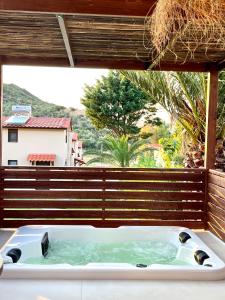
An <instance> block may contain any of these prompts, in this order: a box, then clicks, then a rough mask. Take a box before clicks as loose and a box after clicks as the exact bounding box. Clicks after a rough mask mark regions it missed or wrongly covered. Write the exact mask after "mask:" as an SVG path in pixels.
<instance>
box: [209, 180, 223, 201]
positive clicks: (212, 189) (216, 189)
mask: <svg viewBox="0 0 225 300" xmlns="http://www.w3.org/2000/svg"><path fill="white" fill-rule="evenodd" d="M208 190H209V193H210V194H214V195H216V196H218V197H220V198H225V188H222V187H220V186H218V185H215V184H212V183H209V184H208Z"/></svg>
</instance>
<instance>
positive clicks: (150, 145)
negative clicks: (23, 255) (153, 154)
mask: <svg viewBox="0 0 225 300" xmlns="http://www.w3.org/2000/svg"><path fill="white" fill-rule="evenodd" d="M149 148H150V149H152V150H154V149H155V150H157V149H161V148H162V146H161V145H160V144H149Z"/></svg>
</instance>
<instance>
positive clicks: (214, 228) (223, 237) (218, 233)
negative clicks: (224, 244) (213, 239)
mask: <svg viewBox="0 0 225 300" xmlns="http://www.w3.org/2000/svg"><path fill="white" fill-rule="evenodd" d="M208 226H209V230H210V231H211V232H212V233H213V234H215V235H216V236H218V237H219V238H220V239H221V240H223V241H225V231H223V230H221V229H220V228H218V227H217V226H216V225H215V224H212V223H208Z"/></svg>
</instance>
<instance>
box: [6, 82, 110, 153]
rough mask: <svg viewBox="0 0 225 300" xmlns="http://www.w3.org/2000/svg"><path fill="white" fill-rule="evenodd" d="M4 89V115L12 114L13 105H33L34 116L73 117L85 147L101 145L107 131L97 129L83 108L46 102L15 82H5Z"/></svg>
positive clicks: (74, 124)
mask: <svg viewBox="0 0 225 300" xmlns="http://www.w3.org/2000/svg"><path fill="white" fill-rule="evenodd" d="M3 89H4V90H3V92H4V94H3V95H4V96H3V115H4V116H9V115H11V111H12V105H31V106H32V116H34V117H55V118H61V117H70V118H72V124H73V130H75V131H76V132H77V133H78V136H79V139H80V140H82V141H83V145H84V147H85V148H86V149H88V148H92V149H93V148H98V147H99V145H98V144H99V143H98V142H99V140H100V138H101V137H102V136H104V135H105V131H104V130H96V129H95V128H94V126H93V125H92V124H91V122H90V120H89V119H88V118H87V117H86V116H85V115H84V111H83V110H76V109H75V108H73V107H70V108H66V107H65V106H60V105H56V104H53V103H48V102H45V101H43V100H41V99H39V98H38V97H36V96H34V95H32V94H31V93H30V92H28V91H27V90H25V89H22V88H20V87H19V86H17V85H15V84H4V87H3ZM62 102H63V99H62Z"/></svg>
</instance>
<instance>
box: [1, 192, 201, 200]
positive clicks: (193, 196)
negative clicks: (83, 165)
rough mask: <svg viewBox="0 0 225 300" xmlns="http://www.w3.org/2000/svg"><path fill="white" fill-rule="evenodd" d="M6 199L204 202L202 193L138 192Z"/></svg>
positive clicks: (22, 194) (14, 194) (16, 195)
mask: <svg viewBox="0 0 225 300" xmlns="http://www.w3.org/2000/svg"><path fill="white" fill-rule="evenodd" d="M0 196H1V197H3V198H4V199H19V198H20V199H21V198H23V199H26V198H29V199H46V198H47V199H103V198H104V199H143V200H155V199H160V200H171V201H173V200H174V201H175V200H204V193H202V192H137V191H133V192H132V191H126V192H125V191H122V192H121V191H120V192H118V191H105V192H103V191H100V192H96V191H36V190H33V191H20V190H14V191H12V190H10V191H8V190H6V191H4V192H1V193H0Z"/></svg>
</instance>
